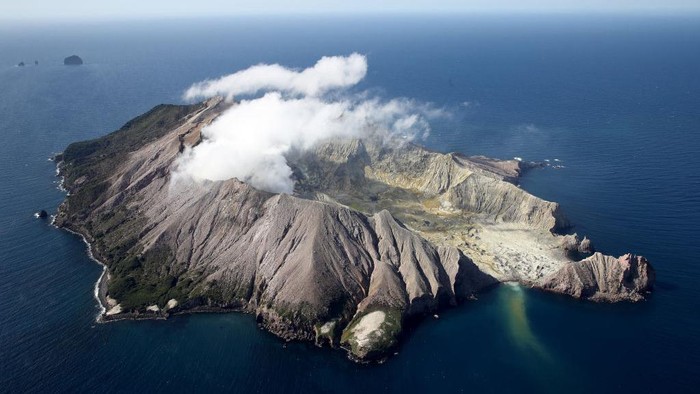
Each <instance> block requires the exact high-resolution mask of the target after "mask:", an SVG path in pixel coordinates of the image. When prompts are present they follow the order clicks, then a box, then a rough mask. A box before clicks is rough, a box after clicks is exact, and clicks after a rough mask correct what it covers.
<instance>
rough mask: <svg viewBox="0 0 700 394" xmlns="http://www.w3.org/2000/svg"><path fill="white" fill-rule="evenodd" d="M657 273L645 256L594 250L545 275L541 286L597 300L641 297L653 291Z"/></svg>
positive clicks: (636, 298) (634, 299) (577, 296)
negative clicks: (610, 254) (610, 253)
mask: <svg viewBox="0 0 700 394" xmlns="http://www.w3.org/2000/svg"><path fill="white" fill-rule="evenodd" d="M655 277H656V274H655V273H654V269H653V268H652V267H651V264H649V262H648V261H647V260H646V259H645V258H644V257H642V256H634V255H632V254H626V255H624V256H620V257H619V258H614V257H612V256H606V255H603V254H602V253H595V254H594V255H593V256H591V257H589V258H587V259H584V260H581V261H579V262H575V263H574V262H572V263H569V264H566V265H565V266H563V267H562V268H561V269H560V270H559V271H557V272H555V273H554V274H552V275H549V276H547V277H545V278H543V279H542V280H541V282H540V284H539V287H541V288H542V289H545V290H550V291H553V292H556V293H562V294H568V295H571V296H574V297H576V298H586V299H591V300H595V301H610V302H615V301H621V300H631V301H638V300H641V299H642V298H643V295H644V294H646V293H647V292H648V291H651V288H652V286H653V283H654V279H655Z"/></svg>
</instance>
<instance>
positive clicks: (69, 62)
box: [63, 55, 83, 66]
mask: <svg viewBox="0 0 700 394" xmlns="http://www.w3.org/2000/svg"><path fill="white" fill-rule="evenodd" d="M63 64H65V65H66V66H79V65H81V64H83V59H81V58H80V56H78V55H71V56H68V57H67V58H65V59H63Z"/></svg>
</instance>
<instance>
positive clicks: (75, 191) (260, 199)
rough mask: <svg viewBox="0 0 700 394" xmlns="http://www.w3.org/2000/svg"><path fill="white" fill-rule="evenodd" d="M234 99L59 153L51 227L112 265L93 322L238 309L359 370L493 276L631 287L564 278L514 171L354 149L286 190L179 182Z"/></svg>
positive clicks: (164, 115) (409, 149)
mask: <svg viewBox="0 0 700 394" xmlns="http://www.w3.org/2000/svg"><path fill="white" fill-rule="evenodd" d="M230 105H231V104H228V103H224V102H222V101H221V100H220V99H211V100H208V101H207V102H205V103H201V104H197V105H190V106H174V105H161V106H157V107H155V108H154V109H152V110H151V111H149V112H148V113H146V114H144V115H141V116H139V117H137V118H135V119H133V120H131V121H129V122H128V123H127V124H126V125H124V127H122V128H121V129H120V130H118V131H116V132H114V133H112V134H109V135H107V136H105V137H102V138H98V139H95V140H92V141H85V142H79V143H75V144H71V145H70V146H69V147H68V148H67V149H66V150H65V151H64V152H63V154H62V155H61V156H60V159H61V160H62V161H61V162H60V163H59V171H60V175H61V176H63V177H64V186H65V188H66V189H67V190H68V191H69V195H68V196H67V198H66V201H65V202H64V203H63V204H62V205H61V207H60V208H59V212H58V214H57V216H56V219H55V223H56V225H58V226H61V227H64V228H67V229H70V230H72V231H76V232H79V233H80V234H82V235H84V236H85V238H86V240H87V241H88V242H89V243H90V244H91V246H92V252H93V254H94V255H95V257H96V258H98V259H99V260H100V261H102V262H103V263H104V264H105V265H106V266H107V273H108V274H107V275H105V276H104V282H103V283H102V285H103V286H102V289H103V290H102V291H101V292H100V298H101V302H102V304H103V305H105V308H106V309H107V311H106V313H105V314H104V316H103V317H102V318H103V319H105V320H110V319H119V318H144V317H145V318H153V317H167V316H168V315H169V314H173V313H182V312H188V311H214V310H219V311H221V310H227V311H228V310H239V311H244V312H248V313H253V314H255V315H256V318H257V321H258V322H259V324H260V325H261V326H263V327H265V328H267V329H268V330H270V331H272V332H273V333H275V334H277V335H278V336H280V337H282V338H285V339H303V340H314V341H315V342H316V343H318V344H322V343H328V344H331V345H333V346H337V345H341V346H343V347H345V348H347V349H348V350H349V351H350V353H351V354H352V355H353V357H355V358H357V359H362V360H365V359H373V358H381V357H384V356H385V355H386V354H387V353H388V352H389V351H390V349H392V348H393V347H394V346H396V344H397V341H398V336H399V334H400V332H401V328H402V326H403V322H404V321H405V319H407V318H410V317H412V316H420V315H423V314H426V313H431V312H433V311H436V310H437V309H439V308H443V307H446V306H449V305H455V304H457V303H459V302H460V301H462V300H466V299H469V298H471V297H472V296H473V295H474V294H476V293H478V292H480V291H482V290H483V289H485V288H486V287H489V286H491V285H493V284H496V283H498V282H499V281H503V280H518V281H520V282H521V283H523V284H527V285H532V286H536V287H542V288H546V289H549V290H552V291H559V292H567V293H568V294H572V295H576V289H575V287H574V285H571V286H569V285H568V283H573V281H575V280H577V278H579V277H581V278H585V283H586V286H584V287H585V289H588V288H594V287H595V288H597V289H601V290H600V291H599V292H600V293H601V294H613V292H614V291H618V292H621V291H622V290H620V289H621V287H620V286H623V287H624V289H628V287H629V286H628V284H629V283H630V282H629V278H628V276H629V275H627V274H621V275H616V274H615V275H614V274H610V275H602V276H600V275H593V276H585V275H584V274H583V273H580V274H579V273H578V271H575V272H573V273H569V272H568V271H565V270H563V268H562V267H564V268H567V267H568V265H573V264H582V263H570V262H569V260H568V258H567V257H566V254H565V252H564V251H563V250H562V248H561V244H562V241H561V239H560V238H561V237H560V236H556V235H554V234H552V233H551V232H550V231H551V230H553V229H556V228H560V227H563V226H565V225H566V221H565V219H564V218H563V216H562V215H561V213H560V211H559V206H558V205H557V204H556V203H552V202H548V201H544V200H542V199H539V198H537V197H535V196H532V195H530V194H528V193H527V192H525V191H524V190H522V189H520V188H519V187H517V186H516V185H515V183H516V182H517V179H518V177H519V176H520V174H521V173H522V171H523V170H524V169H525V168H524V167H522V164H520V163H519V162H517V161H498V160H492V159H486V158H483V157H476V158H467V157H464V156H461V155H457V154H441V153H436V152H431V151H429V150H427V149H425V148H422V147H419V146H417V145H413V144H398V145H397V144H393V143H390V144H387V143H386V142H385V141H381V140H374V139H364V140H358V139H353V140H339V141H327V142H325V143H322V144H319V145H317V146H316V147H315V148H313V149H311V150H309V151H306V152H296V153H294V154H290V155H289V157H288V158H287V160H288V162H289V164H290V166H291V167H292V168H293V171H294V177H295V180H296V189H295V193H294V195H288V194H273V193H268V192H264V191H260V190H257V189H255V188H253V187H251V186H250V185H248V184H246V183H244V182H241V181H239V180H237V179H228V180H225V181H217V182H209V181H208V182H201V183H197V182H193V181H189V180H186V179H181V178H178V177H176V176H174V175H175V173H176V169H177V163H178V161H177V160H178V158H179V157H180V156H181V154H182V153H183V152H184V151H186V150H187V149H190V148H192V147H195V146H196V145H197V144H199V143H200V141H201V140H202V135H201V130H202V128H203V127H206V126H207V125H208V124H210V123H211V122H212V121H213V120H214V119H215V118H216V117H217V116H218V115H219V114H220V113H221V112H222V111H224V110H226V109H227V108H228V107H229V106H230ZM234 105H235V104H234ZM601 256H602V255H601ZM601 258H603V260H604V261H607V260H605V259H606V258H607V257H605V256H603V257H601ZM635 261H636V260H635ZM567 264H568V265H567ZM630 264H631V265H632V264H633V263H632V262H630ZM584 265H585V264H584ZM608 265H609V264H608V263H605V264H603V266H604V267H607V266H608ZM638 265H639V264H638ZM596 267H597V265H596ZM591 270H593V268H591ZM610 270H611V272H613V271H614V270H613V269H612V268H611V269H610ZM614 272H617V271H614ZM552 273H557V274H558V275H555V276H547V275H550V274H552ZM545 277H547V278H548V279H547V281H545V282H542V279H543V278H545ZM652 279H653V277H652V278H651V279H650V280H652ZM616 280H617V281H619V282H615V281H616ZM616 283H618V284H619V285H616ZM631 283H637V282H635V281H634V280H632V282H631ZM630 286H631V285H630ZM569 288H572V289H574V290H572V291H568V290H567V289H569ZM636 288H639V289H641V287H639V286H637V287H634V286H632V287H629V291H628V292H627V293H625V294H632V293H633V291H634V289H636ZM560 289H563V290H560ZM585 289H582V290H581V292H580V294H588V293H587V291H588V290H585ZM625 291H627V290H625ZM640 291H641V290H640ZM590 298H593V299H597V298H595V297H590ZM598 298H600V297H598ZM627 298H628V299H633V297H632V296H629V297H627ZM610 299H612V298H610Z"/></svg>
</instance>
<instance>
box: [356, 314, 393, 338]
mask: <svg viewBox="0 0 700 394" xmlns="http://www.w3.org/2000/svg"><path fill="white" fill-rule="evenodd" d="M385 319H386V313H384V312H382V311H374V312H370V313H368V314H366V315H364V316H363V317H362V319H360V321H359V322H357V324H356V325H355V327H354V328H353V329H352V333H353V337H354V339H355V341H356V342H357V344H358V345H359V346H360V347H364V346H366V345H368V344H369V342H370V340H371V338H370V335H371V334H372V333H374V332H377V331H379V327H381V325H382V323H384V320H385ZM378 334H380V335H381V332H379V333H378Z"/></svg>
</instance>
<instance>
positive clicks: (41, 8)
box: [0, 0, 700, 20]
mask: <svg viewBox="0 0 700 394" xmlns="http://www.w3.org/2000/svg"><path fill="white" fill-rule="evenodd" d="M441 12H448V13H454V12H494V13H501V12H503V13H506V12H532V13H547V12H563V13H590V12H612V13H684V12H700V0H381V1H379V0H118V1H116V0H114V1H107V0H21V1H17V0H0V19H15V20H40V19H54V20H55V19H80V20H97V19H149V18H173V17H206V16H235V15H249V14H291V13H293V14H314V13H355V14H357V13H360V14H367V13H441Z"/></svg>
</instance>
